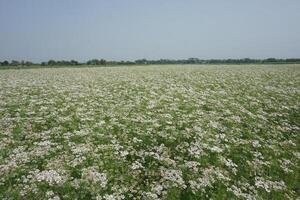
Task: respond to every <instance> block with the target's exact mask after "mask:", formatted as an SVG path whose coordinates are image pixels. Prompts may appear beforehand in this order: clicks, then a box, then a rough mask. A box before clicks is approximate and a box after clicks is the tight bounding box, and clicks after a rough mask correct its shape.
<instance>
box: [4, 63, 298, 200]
mask: <svg viewBox="0 0 300 200" xmlns="http://www.w3.org/2000/svg"><path fill="white" fill-rule="evenodd" d="M299 76H300V66H299V65H280V66H279V65H275V66H271V65H260V66H256V65H250V66H249V67H245V66H237V65H232V66H229V65H227V66H212V65H209V66H206V65H201V66H191V65H189V66H184V67H183V66H175V65H174V66H165V67H161V66H149V67H138V66H133V67H105V68H59V69H50V68H49V69H28V70H2V71H1V73H0V85H1V88H0V141H1V142H0V174H1V176H0V199H52V200H54V199H56V200H58V199H103V200H111V199H117V200H120V199H153V200H156V199H195V200H196V199H249V200H252V199H280V200H281V199H297V197H299V180H300V179H299V171H300V165H299V163H300V162H299V161H300V149H299V139H300V138H299V129H300V124H299V122H300V112H299V105H300V77H299Z"/></svg>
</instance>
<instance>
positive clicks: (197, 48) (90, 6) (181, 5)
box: [0, 0, 300, 61]
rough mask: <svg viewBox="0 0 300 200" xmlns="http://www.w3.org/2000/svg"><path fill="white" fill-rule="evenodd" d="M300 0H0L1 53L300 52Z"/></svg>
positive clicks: (40, 56) (81, 56)
mask: <svg viewBox="0 0 300 200" xmlns="http://www.w3.org/2000/svg"><path fill="white" fill-rule="evenodd" d="M299 10H300V1H299V0H226V1H225V0H185V1H183V0H86V1H84V0H0V26H1V28H0V60H4V59H7V60H12V59H16V60H32V61H47V60H49V59H57V60H60V59H66V60H70V59H76V60H80V61H85V60H88V59H91V58H99V59H100V58H104V59H108V60H135V59H138V58H147V59H159V58H171V59H181V58H189V57H198V58H201V59H209V58H244V57H250V58H268V57H277V58H287V57H300V26H299V24H300V12H299Z"/></svg>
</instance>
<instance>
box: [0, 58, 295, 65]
mask: <svg viewBox="0 0 300 200" xmlns="http://www.w3.org/2000/svg"><path fill="white" fill-rule="evenodd" d="M292 63H300V58H288V59H277V58H267V59H250V58H243V59H206V60H204V59H198V58H189V59H180V60H172V59H159V60H147V59H138V60H135V61H107V60H104V59H92V60H88V61H87V62H78V61H76V60H70V61H68V60H49V61H48V62H41V63H34V62H30V61H17V60H12V61H10V62H9V61H7V60H5V61H2V62H1V61H0V66H4V67H9V66H12V67H15V66H21V67H22V66H25V67H26V66H79V65H100V66H106V65H109V66H112V65H151V64H292Z"/></svg>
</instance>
